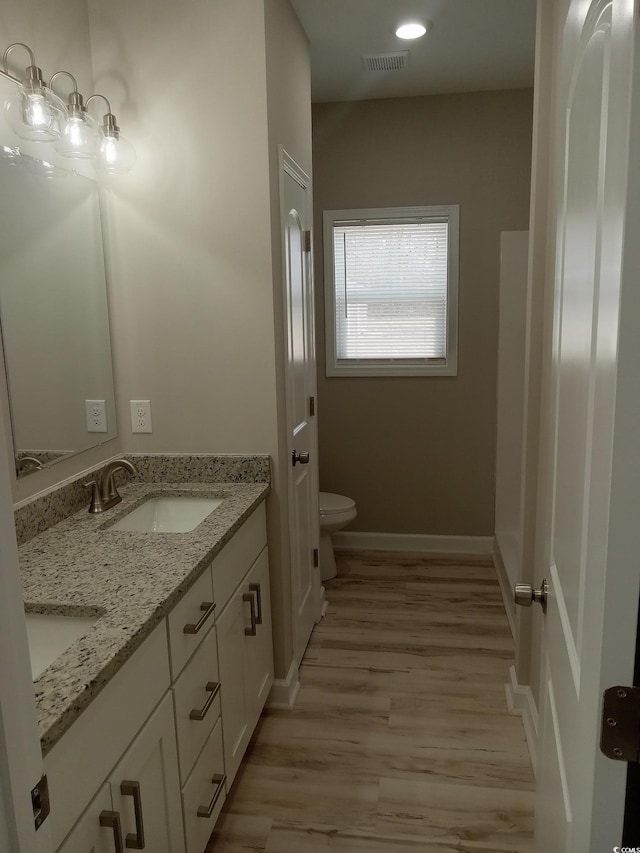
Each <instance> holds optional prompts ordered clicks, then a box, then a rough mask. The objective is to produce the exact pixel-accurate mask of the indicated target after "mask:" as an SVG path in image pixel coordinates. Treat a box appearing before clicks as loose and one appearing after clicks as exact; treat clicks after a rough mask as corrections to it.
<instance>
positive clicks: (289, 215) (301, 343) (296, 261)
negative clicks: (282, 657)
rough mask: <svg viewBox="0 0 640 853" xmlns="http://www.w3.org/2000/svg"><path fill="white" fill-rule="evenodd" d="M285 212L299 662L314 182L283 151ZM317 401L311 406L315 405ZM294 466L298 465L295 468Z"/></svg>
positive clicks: (305, 622) (315, 535) (314, 470)
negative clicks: (308, 237)
mask: <svg viewBox="0 0 640 853" xmlns="http://www.w3.org/2000/svg"><path fill="white" fill-rule="evenodd" d="M280 175H281V208H282V229H283V238H284V240H283V244H284V278H285V314H286V316H285V322H286V337H287V351H286V357H287V364H286V374H287V434H288V451H289V460H290V463H291V464H290V477H289V507H290V510H289V527H290V547H291V575H292V578H291V580H292V593H293V628H294V645H295V649H294V650H295V657H296V660H297V661H300V660H301V658H302V655H303V654H304V650H305V648H306V647H307V643H308V642H309V637H310V636H311V632H312V630H313V626H314V624H315V623H316V621H317V620H318V617H319V608H320V570H319V569H318V567H317V565H314V563H317V559H315V560H314V551H316V554H317V550H316V549H318V547H319V541H320V537H319V514H318V453H317V433H316V419H315V396H316V376H315V372H316V366H315V338H314V309H313V277H312V270H311V251H310V243H309V244H307V243H306V239H307V238H306V233H307V232H308V231H309V229H310V227H311V217H312V213H311V182H310V178H309V177H308V176H307V175H305V173H304V172H303V171H302V170H301V169H300V167H299V166H297V164H296V163H295V162H294V161H293V160H292V159H291V158H290V157H289V156H288V154H287V153H286V151H284V150H281V167H280ZM312 401H313V402H312ZM294 462H295V464H293V463H294Z"/></svg>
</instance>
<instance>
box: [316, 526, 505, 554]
mask: <svg viewBox="0 0 640 853" xmlns="http://www.w3.org/2000/svg"><path fill="white" fill-rule="evenodd" d="M331 539H332V541H333V545H334V547H335V548H342V549H343V550H349V551H360V550H362V551H419V552H421V553H423V554H491V553H492V552H493V537H492V536H435V535H431V534H428V533H360V532H358V531H356V532H350V531H348V530H343V531H341V532H340V533H334V534H333V536H332V537H331Z"/></svg>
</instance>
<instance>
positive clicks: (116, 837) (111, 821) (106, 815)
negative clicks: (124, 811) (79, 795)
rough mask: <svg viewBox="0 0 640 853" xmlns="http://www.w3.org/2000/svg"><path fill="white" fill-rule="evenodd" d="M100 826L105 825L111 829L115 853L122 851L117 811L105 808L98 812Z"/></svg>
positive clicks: (122, 852) (120, 829) (121, 852)
mask: <svg viewBox="0 0 640 853" xmlns="http://www.w3.org/2000/svg"><path fill="white" fill-rule="evenodd" d="M100 826H106V827H107V829H111V830H113V847H114V849H115V851H116V853H124V848H123V847H122V828H121V826H120V814H119V812H110V811H107V810H106V809H105V810H104V811H102V812H100Z"/></svg>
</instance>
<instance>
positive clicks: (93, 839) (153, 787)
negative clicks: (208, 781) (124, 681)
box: [60, 695, 184, 853]
mask: <svg viewBox="0 0 640 853" xmlns="http://www.w3.org/2000/svg"><path fill="white" fill-rule="evenodd" d="M128 848H130V849H135V850H144V849H148V850H153V851H154V853H184V836H183V828H182V814H181V810H180V783H179V780H178V764H177V754H176V740H175V731H174V721H173V709H172V707H171V698H170V697H169V695H166V696H165V698H164V699H163V700H162V702H161V703H160V705H159V706H158V708H157V709H156V710H155V711H154V713H153V714H152V715H151V718H150V719H149V720H148V721H147V723H146V724H145V726H144V727H143V729H142V731H141V732H140V733H139V734H138V736H137V737H136V738H135V740H134V742H133V743H132V744H131V746H130V747H129V749H128V750H127V751H126V753H125V754H124V756H123V757H122V759H121V760H120V762H119V763H118V765H117V767H116V768H115V770H114V771H113V772H112V774H111V776H110V778H109V781H108V782H107V783H106V784H105V785H103V786H102V788H101V789H100V791H99V793H98V795H97V797H95V798H94V800H93V801H92V802H91V804H90V805H89V807H88V808H87V809H86V811H85V812H84V814H83V815H82V817H81V819H80V821H79V822H78V823H77V824H76V826H75V827H74V829H73V830H72V832H71V834H70V835H69V836H68V838H67V840H66V841H65V842H64V844H63V845H62V847H61V848H60V853H114V851H115V853H120V851H123V850H124V849H128Z"/></svg>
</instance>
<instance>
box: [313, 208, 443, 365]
mask: <svg viewBox="0 0 640 853" xmlns="http://www.w3.org/2000/svg"><path fill="white" fill-rule="evenodd" d="M444 218H446V220H447V222H448V246H447V320H446V323H447V355H446V358H444V359H431V360H427V361H424V360H420V361H417V362H413V363H412V362H411V361H409V360H407V361H404V362H403V361H400V360H394V359H389V360H384V361H383V360H380V361H378V362H375V361H371V360H367V361H366V362H364V361H359V360H358V359H348V360H347V359H342V360H341V361H340V362H339V361H338V359H337V353H336V306H335V283H334V268H335V264H334V261H335V259H334V251H333V229H334V225H335V223H340V224H344V223H345V222H346V223H350V222H353V224H354V225H355V224H357V223H358V221H362V220H380V221H386V222H389V221H395V220H399V221H400V222H401V221H402V220H416V219H420V220H427V221H428V220H430V219H434V220H438V221H440V222H441V221H442V220H443V219H444ZM322 221H323V242H324V306H325V371H326V375H327V376H328V377H335V376H457V375H458V269H459V244H460V205H458V204H448V205H428V206H423V207H370V208H355V209H346V210H325V211H324V212H323V217H322Z"/></svg>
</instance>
